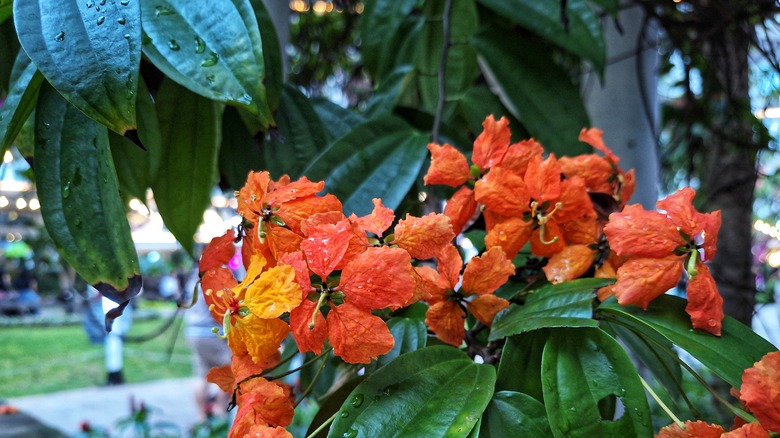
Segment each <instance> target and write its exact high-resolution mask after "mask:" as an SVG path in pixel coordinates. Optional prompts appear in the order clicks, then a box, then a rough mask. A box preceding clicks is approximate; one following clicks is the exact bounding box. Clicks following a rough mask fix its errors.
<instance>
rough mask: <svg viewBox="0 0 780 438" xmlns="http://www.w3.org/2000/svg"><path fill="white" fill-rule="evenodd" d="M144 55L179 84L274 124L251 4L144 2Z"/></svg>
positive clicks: (241, 0)
mask: <svg viewBox="0 0 780 438" xmlns="http://www.w3.org/2000/svg"><path fill="white" fill-rule="evenodd" d="M141 13H142V15H143V28H144V32H145V39H144V45H143V52H144V54H145V55H146V56H147V57H148V58H149V59H150V60H151V61H152V63H153V64H154V65H155V66H156V67H157V68H159V69H160V70H161V71H162V72H163V73H165V74H166V75H167V76H168V77H169V78H171V79H173V80H174V81H176V82H177V83H179V84H181V85H183V86H184V87H186V88H188V89H190V90H191V91H193V92H195V93H197V94H200V95H201V96H203V97H206V98H209V99H211V100H216V101H218V102H225V103H229V104H231V105H235V106H238V107H241V108H244V109H246V110H247V111H249V112H250V113H252V114H253V115H254V116H255V117H257V119H258V121H259V122H260V123H261V124H262V126H263V127H268V126H269V125H272V124H273V118H272V116H271V110H270V108H269V106H268V102H267V100H266V91H265V87H264V86H263V79H264V77H265V74H266V72H265V63H264V59H263V44H262V40H261V38H260V31H259V30H258V24H257V19H256V18H255V13H254V11H253V9H252V5H251V4H250V3H249V0H231V1H219V2H193V1H189V0H141Z"/></svg>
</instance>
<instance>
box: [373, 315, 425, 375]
mask: <svg viewBox="0 0 780 438" xmlns="http://www.w3.org/2000/svg"><path fill="white" fill-rule="evenodd" d="M387 328H388V329H390V334H392V335H393V339H394V340H395V343H394V344H393V348H392V349H391V350H390V351H388V352H387V353H385V354H383V355H382V356H379V357H378V358H377V360H376V365H377V367H383V366H385V365H387V364H389V363H390V362H392V361H393V360H394V359H395V358H396V357H398V356H400V355H402V354H404V353H408V352H410V351H415V350H419V349H421V348H425V344H426V341H427V339H428V331H427V328H426V327H425V321H423V320H422V319H418V318H390V319H389V320H388V321H387Z"/></svg>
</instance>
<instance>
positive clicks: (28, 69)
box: [0, 50, 43, 151]
mask: <svg viewBox="0 0 780 438" xmlns="http://www.w3.org/2000/svg"><path fill="white" fill-rule="evenodd" d="M42 82H43V75H42V74H41V73H40V72H39V71H38V69H37V68H36V67H35V64H33V63H32V61H30V58H28V57H27V55H26V54H25V53H24V50H20V51H19V53H18V55H17V57H16V62H15V63H14V67H13V70H12V71H11V87H10V92H9V93H8V96H6V99H5V102H4V103H3V106H2V107H0V135H1V137H0V150H3V151H4V150H6V149H8V148H9V147H11V145H12V144H13V143H14V140H16V136H17V135H19V132H20V131H21V130H22V126H24V123H25V122H26V121H27V119H28V118H29V117H30V114H32V112H33V110H34V109H35V104H36V103H37V101H38V90H39V89H40V88H41V83H42Z"/></svg>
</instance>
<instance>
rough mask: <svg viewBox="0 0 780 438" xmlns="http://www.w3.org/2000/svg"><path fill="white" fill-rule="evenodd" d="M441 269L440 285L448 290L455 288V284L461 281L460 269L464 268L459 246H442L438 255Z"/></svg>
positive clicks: (438, 268)
mask: <svg viewBox="0 0 780 438" xmlns="http://www.w3.org/2000/svg"><path fill="white" fill-rule="evenodd" d="M436 261H437V262H438V266H437V270H438V271H439V276H440V279H441V280H440V283H439V285H440V286H441V287H442V288H443V289H446V290H453V291H454V290H455V286H457V285H458V283H460V271H462V270H463V258H462V257H461V256H460V251H459V250H458V247H457V246H455V245H453V244H449V245H447V246H445V247H444V248H442V250H441V252H439V255H438V256H436Z"/></svg>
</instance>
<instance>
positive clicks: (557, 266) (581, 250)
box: [542, 245, 596, 284]
mask: <svg viewBox="0 0 780 438" xmlns="http://www.w3.org/2000/svg"><path fill="white" fill-rule="evenodd" d="M595 256H596V251H594V250H592V249H590V248H589V247H588V246H587V245H571V246H567V247H566V248H564V249H563V250H561V251H560V252H559V253H557V254H555V255H553V256H552V257H551V258H550V260H549V261H548V262H547V265H545V266H544V268H542V270H544V273H545V275H547V280H548V281H550V283H553V284H558V283H563V282H564V281H569V280H574V279H575V278H580V277H581V276H582V275H583V274H584V273H586V272H588V269H590V267H591V266H593V259H594V257H595Z"/></svg>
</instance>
